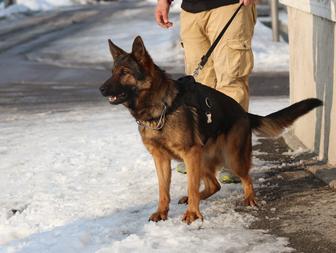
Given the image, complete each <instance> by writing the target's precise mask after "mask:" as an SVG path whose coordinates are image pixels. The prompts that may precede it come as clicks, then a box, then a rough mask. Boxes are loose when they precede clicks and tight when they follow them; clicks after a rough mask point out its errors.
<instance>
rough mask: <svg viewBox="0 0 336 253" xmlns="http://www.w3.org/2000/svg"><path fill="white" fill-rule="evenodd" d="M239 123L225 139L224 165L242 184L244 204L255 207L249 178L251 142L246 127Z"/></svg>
mask: <svg viewBox="0 0 336 253" xmlns="http://www.w3.org/2000/svg"><path fill="white" fill-rule="evenodd" d="M244 123H246V122H245V121H241V122H240V124H237V127H236V128H234V131H232V132H231V133H230V134H229V135H228V138H227V143H226V148H225V157H226V159H225V160H226V165H227V167H228V168H230V169H231V170H232V171H233V172H234V173H235V174H237V175H238V176H239V177H240V179H241V182H242V184H243V189H244V195H245V199H244V203H245V204H246V205H249V206H257V203H256V200H255V194H254V189H253V184H252V179H251V177H250V176H249V171H250V168H251V157H252V156H251V154H252V143H251V142H252V140H251V131H250V128H249V126H248V125H246V124H244Z"/></svg>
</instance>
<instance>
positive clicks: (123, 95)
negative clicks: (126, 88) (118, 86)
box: [107, 92, 127, 105]
mask: <svg viewBox="0 0 336 253" xmlns="http://www.w3.org/2000/svg"><path fill="white" fill-rule="evenodd" d="M107 99H108V101H109V102H110V104H114V105H115V104H120V103H123V102H125V101H126V99H127V94H126V93H125V92H122V93H120V94H119V95H116V96H108V97H107Z"/></svg>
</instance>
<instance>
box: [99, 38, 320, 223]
mask: <svg viewBox="0 0 336 253" xmlns="http://www.w3.org/2000/svg"><path fill="white" fill-rule="evenodd" d="M109 47H110V51H111V54H112V57H113V60H114V66H113V68H112V76H111V78H109V79H108V80H107V81H106V82H105V83H104V84H103V85H102V86H101V87H100V91H101V93H102V95H103V96H104V97H107V98H108V101H109V102H110V104H113V105H117V104H123V105H124V106H126V107H127V108H128V110H129V111H130V113H131V115H132V116H133V117H134V118H135V120H136V122H137V123H138V125H139V132H140V135H141V137H142V141H143V143H144V145H145V146H146V148H147V150H148V151H149V152H150V153H151V155H152V156H153V159H154V162H155V167H156V172H157V177H158V181H159V203H158V208H157V211H156V212H154V213H153V214H152V215H151V216H150V218H149V220H150V221H155V222H157V221H160V220H166V219H167V216H168V210H169V202H170V194H169V191H170V181H171V160H172V159H176V160H182V161H183V162H184V163H185V165H186V168H187V177H188V196H185V197H182V198H181V200H180V201H179V203H185V204H188V208H187V210H186V212H185V214H184V215H183V221H184V222H186V223H187V224H190V223H191V222H193V221H195V220H196V219H202V220H203V216H202V214H201V212H200V210H199V204H200V200H201V199H206V198H208V197H210V196H212V195H213V194H214V193H216V192H217V191H219V190H220V188H221V187H220V184H219V183H218V181H217V179H216V171H217V170H218V169H219V168H221V167H223V166H225V167H226V168H229V169H231V170H232V171H233V172H234V173H235V174H236V175H238V176H239V177H240V179H241V182H242V185H243V188H244V195H245V201H244V202H245V203H246V204H247V205H251V206H256V200H255V194H254V190H253V185H252V180H251V177H250V176H249V170H250V167H251V151H252V144H251V135H252V131H254V132H256V133H259V134H262V135H264V136H270V137H276V136H278V135H279V134H281V132H282V131H283V130H284V129H285V128H286V127H288V126H290V125H291V124H292V123H293V122H294V121H295V120H296V119H297V118H299V117H300V116H302V115H304V114H306V113H307V112H309V111H310V110H312V109H314V108H315V107H318V106H320V105H322V101H321V100H318V99H314V98H311V99H306V100H303V101H301V102H298V103H296V104H293V105H291V106H289V107H287V108H285V109H283V110H280V111H278V112H275V113H272V114H270V115H267V116H265V117H262V116H258V115H253V114H250V113H247V112H245V111H244V109H243V108H242V107H241V106H240V105H239V104H238V103H237V102H236V101H235V100H233V99H232V98H230V97H228V96H226V95H224V94H222V93H220V92H218V91H216V90H214V89H212V88H209V87H207V86H205V85H202V84H200V83H196V82H195V81H194V80H193V78H192V77H185V78H182V79H179V80H177V81H176V80H172V79H171V78H170V77H169V76H168V75H167V74H166V73H165V72H164V71H162V70H161V69H160V68H159V67H158V66H156V65H155V64H154V62H153V60H152V58H151V57H150V55H149V54H148V52H147V50H146V48H145V46H144V43H143V41H142V39H141V37H139V36H138V37H136V38H135V40H134V42H133V46H132V52H131V53H126V52H125V51H124V50H122V49H121V48H119V47H117V46H116V45H115V44H113V42H112V41H111V40H109ZM201 181H203V183H204V189H203V190H202V191H201V192H200V184H201Z"/></svg>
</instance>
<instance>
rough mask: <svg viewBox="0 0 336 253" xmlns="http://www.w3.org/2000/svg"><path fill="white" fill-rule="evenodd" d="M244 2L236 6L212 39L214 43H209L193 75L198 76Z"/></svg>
mask: <svg viewBox="0 0 336 253" xmlns="http://www.w3.org/2000/svg"><path fill="white" fill-rule="evenodd" d="M243 5H244V4H243V3H241V4H240V5H239V7H238V8H237V10H236V11H235V13H233V15H232V17H231V18H230V20H229V21H228V22H227V23H226V25H225V26H224V28H223V30H222V31H221V32H220V34H219V35H218V36H217V38H216V40H215V41H214V43H213V44H212V45H211V47H210V48H209V50H208V52H207V53H206V54H205V55H203V56H202V58H201V62H200V63H199V64H198V66H197V68H196V69H195V71H194V73H193V74H192V75H193V77H196V76H198V74H199V72H200V70H202V69H203V67H204V66H205V64H206V63H207V62H208V60H209V57H210V55H211V54H212V52H213V51H214V49H215V47H216V46H217V44H218V43H219V41H220V40H221V38H222V37H223V35H224V33H225V32H226V30H227V29H228V28H229V26H230V25H231V23H232V21H233V20H234V18H235V17H236V15H237V14H238V11H239V10H240V8H241V7H242V6H243Z"/></svg>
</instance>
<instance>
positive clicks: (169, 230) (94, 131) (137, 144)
mask: <svg viewBox="0 0 336 253" xmlns="http://www.w3.org/2000/svg"><path fill="white" fill-rule="evenodd" d="M271 99H272V103H270V99H266V98H264V99H262V100H259V99H258V100H254V101H252V104H251V108H252V109H253V111H254V112H262V113H263V114H267V113H270V112H272V111H274V110H276V109H279V107H281V108H282V107H283V106H286V105H287V104H288V99H286V98H280V99H279V98H278V99H274V98H271ZM273 102H275V103H273ZM265 104H267V107H265ZM270 105H271V106H270ZM272 105H274V106H272ZM265 108H267V109H268V110H269V111H265ZM0 147H1V149H0V155H1V163H0V174H1V177H0V252H1V253H2V252H29V253H33V252H55V253H56V252H57V253H58V252H64V253H67V252H78V251H79V252H99V253H105V252H195V251H196V252H218V251H220V252H258V253H262V252H289V251H291V249H290V248H288V247H287V244H288V242H287V240H286V239H284V238H277V237H274V236H272V235H270V234H267V232H266V231H262V230H251V229H249V228H248V226H249V224H251V222H253V221H254V220H255V218H254V217H253V216H252V215H251V214H249V213H248V212H237V211H235V210H234V208H235V206H236V205H237V202H239V201H241V199H242V189H241V186H240V185H227V186H223V187H222V190H221V191H220V192H219V193H217V194H216V195H215V196H213V197H211V198H210V199H209V200H206V201H203V202H202V204H201V210H202V212H203V214H204V216H205V221H204V222H203V223H201V222H196V223H194V224H192V225H191V226H187V225H185V224H184V223H182V221H181V217H182V214H183V212H184V211H185V208H186V207H185V206H178V205H177V201H178V198H179V197H181V196H182V195H184V194H185V192H186V176H185V175H183V174H179V173H176V172H175V171H173V179H172V189H171V193H172V202H171V210H170V214H169V220H168V221H165V222H159V223H149V222H148V221H147V219H148V217H149V215H150V214H151V213H152V212H154V211H155V208H156V200H157V191H158V190H157V179H156V175H155V168H154V164H153V161H152V158H151V157H150V155H149V154H148V152H147V151H146V150H145V148H144V146H143V145H142V143H141V140H140V137H139V134H138V132H137V126H136V123H135V121H134V119H133V118H131V116H130V115H129V113H128V111H126V110H125V109H124V108H123V107H120V106H117V107H112V106H110V105H109V104H108V103H107V102H106V105H105V104H104V105H102V104H99V105H96V106H87V107H84V106H82V107H80V106H79V107H75V108H72V109H71V111H70V110H69V111H65V112H56V111H46V112H43V113H30V114H26V113H15V114H13V113H10V112H8V113H3V115H2V120H1V123H0ZM255 170H256V169H254V171H255ZM255 181H256V182H257V180H255ZM11 210H17V212H15V214H14V212H13V211H11Z"/></svg>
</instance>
